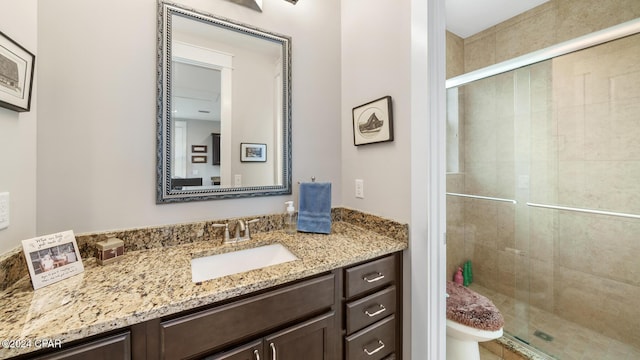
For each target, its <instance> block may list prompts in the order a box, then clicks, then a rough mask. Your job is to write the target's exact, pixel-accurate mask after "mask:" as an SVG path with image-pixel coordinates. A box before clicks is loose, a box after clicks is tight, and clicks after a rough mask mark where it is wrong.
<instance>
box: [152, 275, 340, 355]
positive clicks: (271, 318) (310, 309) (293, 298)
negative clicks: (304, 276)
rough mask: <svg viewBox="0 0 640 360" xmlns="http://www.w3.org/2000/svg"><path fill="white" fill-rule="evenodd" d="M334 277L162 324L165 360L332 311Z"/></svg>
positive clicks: (328, 276)
mask: <svg viewBox="0 0 640 360" xmlns="http://www.w3.org/2000/svg"><path fill="white" fill-rule="evenodd" d="M334 277H335V276H334V274H329V275H325V276H321V277H318V278H314V279H311V280H307V281H303V282H301V283H297V284H294V285H291V286H287V287H284V288H282V289H278V290H274V291H271V292H267V293H264V294H261V295H256V296H253V297H251V298H248V299H245V300H241V301H237V302H234V303H230V304H227V305H222V306H219V307H216V308H213V309H210V310H204V311H201V312H199V313H195V314H191V315H187V316H183V317H180V318H177V319H173V320H169V321H165V322H163V323H161V330H160V335H161V349H162V350H161V351H162V357H163V358H165V359H182V358H187V357H191V356H194V355H197V354H201V353H205V352H208V351H211V350H214V349H218V348H221V347H223V346H225V345H228V344H230V343H232V342H234V341H238V340H239V339H242V338H245V337H248V336H255V335H258V334H260V333H261V332H265V331H267V330H269V329H272V328H274V327H277V326H280V325H283V324H286V323H289V322H293V321H295V320H298V319H301V318H304V317H305V316H308V315H310V314H313V313H316V312H319V311H321V310H324V309H329V308H330V307H331V306H332V305H333V304H334V301H335V297H334V296H335V295H334V289H335V285H334Z"/></svg>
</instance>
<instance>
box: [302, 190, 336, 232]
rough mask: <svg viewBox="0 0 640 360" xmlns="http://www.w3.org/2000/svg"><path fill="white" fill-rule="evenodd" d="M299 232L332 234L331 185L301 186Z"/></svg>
mask: <svg viewBox="0 0 640 360" xmlns="http://www.w3.org/2000/svg"><path fill="white" fill-rule="evenodd" d="M298 231H302V232H308V233H318V234H329V233H331V183H316V182H312V183H302V184H300V199H299V202H298Z"/></svg>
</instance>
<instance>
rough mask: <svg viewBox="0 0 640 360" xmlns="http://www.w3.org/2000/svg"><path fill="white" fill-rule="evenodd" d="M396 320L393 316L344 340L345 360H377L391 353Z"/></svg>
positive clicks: (394, 340) (394, 338) (393, 344)
mask: <svg viewBox="0 0 640 360" xmlns="http://www.w3.org/2000/svg"><path fill="white" fill-rule="evenodd" d="M395 332H396V320H395V317H394V316H393V315H391V316H389V317H388V318H386V319H384V320H381V321H379V322H377V323H375V324H373V325H371V326H369V327H368V328H365V329H363V330H361V331H358V332H357V333H355V334H353V335H351V336H347V337H346V338H345V354H346V360H365V359H366V360H379V359H382V358H384V357H385V356H387V355H389V354H391V353H393V352H394V351H395V346H396V335H395Z"/></svg>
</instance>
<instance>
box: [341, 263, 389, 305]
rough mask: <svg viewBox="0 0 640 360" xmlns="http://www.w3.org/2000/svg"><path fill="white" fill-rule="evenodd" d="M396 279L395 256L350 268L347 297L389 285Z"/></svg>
mask: <svg viewBox="0 0 640 360" xmlns="http://www.w3.org/2000/svg"><path fill="white" fill-rule="evenodd" d="M395 277H396V262H395V257H394V256H393V255H392V256H387V257H385V258H382V259H379V260H375V261H371V262H368V263H366V264H362V265H358V266H354V267H352V268H349V269H347V271H346V276H345V286H346V291H345V293H346V297H347V298H351V297H353V296H356V295H358V294H360V293H364V292H367V291H370V290H373V289H376V288H379V287H381V286H384V285H387V284H389V283H391V282H393V281H394V280H395Z"/></svg>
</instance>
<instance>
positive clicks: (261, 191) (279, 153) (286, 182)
mask: <svg viewBox="0 0 640 360" xmlns="http://www.w3.org/2000/svg"><path fill="white" fill-rule="evenodd" d="M176 17H179V20H181V21H184V20H187V21H193V22H194V23H196V22H197V23H199V24H206V25H210V26H212V27H217V28H218V29H224V30H223V31H224V32H228V34H229V36H233V37H235V38H237V37H238V36H239V35H240V36H242V37H250V38H252V39H253V40H251V41H255V39H257V40H259V42H263V43H264V44H268V43H269V44H271V45H270V46H272V44H274V43H275V44H276V45H277V46H279V51H280V52H281V53H280V54H279V56H280V59H281V60H280V63H278V66H277V68H279V69H278V70H277V72H279V73H280V74H281V76H280V78H281V79H282V84H281V86H280V83H279V81H277V83H276V85H278V86H277V88H278V89H277V90H275V93H276V97H280V99H281V100H280V101H279V103H280V106H274V109H273V110H270V111H272V112H273V113H274V114H275V115H274V118H275V122H274V125H273V127H274V132H275V133H276V135H274V136H275V137H276V138H277V140H274V142H273V143H272V144H267V147H269V146H270V147H271V148H270V149H271V150H270V151H273V152H271V153H269V154H273V156H271V158H268V159H267V160H266V161H273V162H274V164H273V169H275V171H274V176H273V177H274V180H273V181H272V182H271V183H267V184H246V185H245V186H242V185H240V186H238V184H231V183H229V182H227V183H228V185H224V184H223V185H222V186H220V185H218V186H214V185H215V183H214V182H213V177H212V182H211V186H184V187H177V186H172V181H173V182H174V185H175V183H177V181H174V180H175V179H172V178H173V177H174V175H172V174H174V173H173V172H172V163H173V161H172V156H174V155H173V149H172V147H173V146H172V144H173V142H172V141H173V137H174V134H173V131H172V128H173V118H172V113H173V111H174V109H173V108H172V107H173V106H174V102H173V101H172V99H173V98H172V91H173V89H172V81H175V79H174V75H175V74H174V73H173V66H172V63H173V61H174V60H175V58H174V57H173V56H172V42H173V38H172V34H173V30H174V29H173V27H172V25H173V20H174V19H177V18H176ZM200 26H201V25H200ZM176 44H177V43H176ZM157 47H158V48H157V54H158V69H157V73H158V78H157V93H158V97H157V139H156V143H157V151H156V152H157V170H156V175H157V198H156V202H157V203H158V204H161V203H173V202H185V201H198V200H216V199H228V198H241V197H255V196H270V195H287V194H291V188H292V183H291V166H292V165H291V164H292V161H291V157H292V155H291V142H292V140H291V38H290V37H288V36H284V35H279V34H275V33H272V32H268V31H264V30H261V29H258V28H255V27H252V26H248V25H245V24H239V23H236V22H234V21H231V20H228V19H225V18H221V17H218V16H215V15H212V14H208V13H203V12H200V11H197V10H194V9H189V8H186V7H183V6H181V5H178V4H174V3H169V2H166V1H162V0H159V1H158V42H157ZM258 47H262V45H259V46H258ZM280 64H281V65H280ZM234 96H235V98H234V100H236V98H238V97H241V96H242V95H240V96H238V95H237V94H234ZM247 96H250V95H247ZM245 101H246V99H245ZM249 101H251V100H249ZM277 103H278V101H276V104H277ZM176 108H177V107H176ZM234 121H236V120H234ZM221 141H223V142H224V141H225V140H224V139H222V140H221ZM227 141H228V142H229V144H228V145H230V146H229V147H228V149H232V148H231V146H233V149H235V145H238V146H237V147H238V149H239V148H240V147H241V145H240V143H238V144H235V142H237V141H235V140H234V141H233V142H232V141H231V140H227ZM245 142H250V141H245ZM208 145H209V146H211V145H212V144H208ZM187 146H188V145H187ZM211 147H212V148H213V146H211ZM186 151H187V152H188V150H186ZM233 151H234V152H235V150H233ZM228 152H229V153H231V150H229V151H228ZM192 155H198V154H192ZM234 155H235V153H234ZM212 157H213V156H212ZM237 157H238V159H235V156H234V159H233V160H228V161H234V162H235V161H236V160H237V161H238V162H239V161H240V158H241V156H237ZM204 159H206V157H204ZM227 159H231V156H228V157H227ZM193 162H195V161H193ZM263 162H264V161H263ZM254 164H256V163H254ZM242 165H244V166H256V165H247V164H242ZM233 176H234V177H235V179H236V181H237V179H238V178H237V175H233ZM226 177H227V178H229V179H231V178H232V174H230V172H229V174H226Z"/></svg>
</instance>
